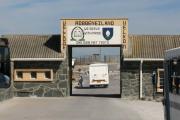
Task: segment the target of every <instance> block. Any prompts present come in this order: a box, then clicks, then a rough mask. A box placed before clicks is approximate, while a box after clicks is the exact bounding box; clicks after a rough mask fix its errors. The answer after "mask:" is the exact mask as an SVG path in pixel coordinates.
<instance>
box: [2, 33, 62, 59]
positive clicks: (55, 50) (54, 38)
mask: <svg viewBox="0 0 180 120" xmlns="http://www.w3.org/2000/svg"><path fill="white" fill-rule="evenodd" d="M3 37H4V38H7V39H8V42H9V47H10V57H11V58H62V57H63V56H62V54H61V53H60V35H4V36H3Z"/></svg>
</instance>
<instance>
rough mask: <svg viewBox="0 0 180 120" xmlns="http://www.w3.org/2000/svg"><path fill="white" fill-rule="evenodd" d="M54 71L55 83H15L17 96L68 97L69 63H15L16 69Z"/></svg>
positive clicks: (14, 88) (14, 87)
mask: <svg viewBox="0 0 180 120" xmlns="http://www.w3.org/2000/svg"><path fill="white" fill-rule="evenodd" d="M29 68H32V69H36V68H37V69H53V81H50V82H39V81H38V82H14V84H13V90H14V95H15V96H38V97H60V96H67V95H68V93H69V89H68V80H67V79H68V76H67V74H68V73H67V70H68V68H67V61H64V62H55V61H46V62H45V61H34V62H32V61H31V62H30V61H29V62H28V61H21V62H20V61H19V62H15V63H14V69H29Z"/></svg>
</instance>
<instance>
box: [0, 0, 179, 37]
mask: <svg viewBox="0 0 180 120" xmlns="http://www.w3.org/2000/svg"><path fill="white" fill-rule="evenodd" d="M179 5H180V1H179V0H98V1H97V0H0V35H2V34H59V33H60V19H61V18H92V17H93V18H101V17H106V18H109V17H114V18H116V17H118V18H119V17H127V18H128V19H129V33H130V34H179V33H180V7H179Z"/></svg>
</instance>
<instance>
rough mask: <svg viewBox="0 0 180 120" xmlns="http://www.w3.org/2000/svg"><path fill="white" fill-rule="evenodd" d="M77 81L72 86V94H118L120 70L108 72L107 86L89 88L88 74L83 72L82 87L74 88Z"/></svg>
mask: <svg viewBox="0 0 180 120" xmlns="http://www.w3.org/2000/svg"><path fill="white" fill-rule="evenodd" d="M74 86H77V83H74V85H73V87H72V94H75V95H81V94H83V95H86V94H87V95H118V94H120V72H119V71H114V72H110V73H109V86H108V88H98V87H97V88H90V87H89V75H85V74H83V88H76V87H74Z"/></svg>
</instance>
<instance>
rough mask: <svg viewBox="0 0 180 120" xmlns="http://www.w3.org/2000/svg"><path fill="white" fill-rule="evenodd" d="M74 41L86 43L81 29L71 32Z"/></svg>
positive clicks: (76, 28)
mask: <svg viewBox="0 0 180 120" xmlns="http://www.w3.org/2000/svg"><path fill="white" fill-rule="evenodd" d="M71 40H72V41H84V31H83V29H82V28H81V27H75V28H74V29H73V30H72V32H71Z"/></svg>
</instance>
